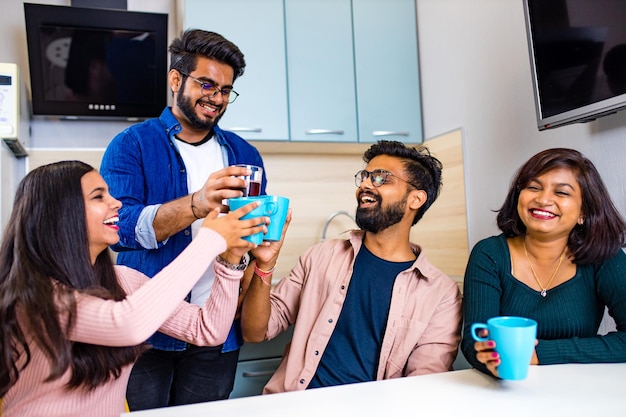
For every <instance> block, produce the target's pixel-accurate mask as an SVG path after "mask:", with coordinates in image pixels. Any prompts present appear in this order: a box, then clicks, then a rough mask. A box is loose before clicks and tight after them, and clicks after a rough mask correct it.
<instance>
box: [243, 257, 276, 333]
mask: <svg viewBox="0 0 626 417" xmlns="http://www.w3.org/2000/svg"><path fill="white" fill-rule="evenodd" d="M253 262H254V263H256V260H255V261H253ZM253 268H254V267H253ZM261 269H262V268H261ZM266 271H267V269H266ZM252 275H253V276H252V277H251V278H252V279H251V280H250V284H249V286H248V288H247V291H246V294H245V297H244V300H243V304H242V306H241V331H242V333H243V340H244V341H245V342H262V341H263V340H265V333H266V332H267V324H268V322H269V319H270V312H271V306H270V289H271V286H270V285H268V284H266V283H265V282H263V280H262V279H261V278H260V277H259V276H258V275H256V274H252ZM270 279H271V278H270ZM266 282H271V281H266Z"/></svg>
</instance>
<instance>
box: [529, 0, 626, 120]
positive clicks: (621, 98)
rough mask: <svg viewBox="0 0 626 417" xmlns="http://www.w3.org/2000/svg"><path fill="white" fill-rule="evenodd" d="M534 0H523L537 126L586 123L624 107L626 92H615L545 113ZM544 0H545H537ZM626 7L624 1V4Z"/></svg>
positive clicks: (625, 104)
mask: <svg viewBox="0 0 626 417" xmlns="http://www.w3.org/2000/svg"><path fill="white" fill-rule="evenodd" d="M533 1H536V0H523V7H524V19H525V26H526V35H527V42H528V52H529V58H530V70H531V77H532V84H533V95H534V98H535V112H536V116H537V128H538V129H539V130H540V131H542V130H546V129H551V128H556V127H560V126H565V125H570V124H573V123H586V122H590V121H593V120H596V119H598V118H600V117H603V116H607V115H610V114H614V113H616V112H618V111H621V110H624V109H626V94H616V95H613V96H612V97H608V98H604V99H602V100H598V101H594V102H592V103H589V104H586V105H580V106H577V107H574V108H572V109H570V110H568V111H563V112H560V113H557V114H550V115H547V114H545V113H546V112H545V111H544V110H543V101H544V97H542V93H541V89H540V80H539V79H538V67H537V65H538V63H537V61H536V59H537V51H536V47H537V46H536V33H534V32H535V30H534V27H533V19H534V18H536V17H534V16H532V12H531V3H532V2H533ZM537 1H545V0H537ZM624 6H625V7H626V3H625V4H624Z"/></svg>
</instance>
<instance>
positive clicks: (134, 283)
mask: <svg viewBox="0 0 626 417" xmlns="http://www.w3.org/2000/svg"><path fill="white" fill-rule="evenodd" d="M224 250H226V243H225V241H224V239H223V238H222V237H221V236H220V235H219V234H217V233H216V232H214V231H212V230H211V229H208V228H202V229H201V230H200V232H199V233H198V236H197V237H196V238H194V239H193V241H192V242H191V244H190V245H189V246H188V248H187V249H186V250H185V251H184V252H183V253H182V254H181V255H180V256H179V257H178V258H177V259H175V260H174V261H173V262H172V263H171V264H170V265H168V266H167V267H166V268H164V269H163V270H162V271H161V272H160V273H159V274H157V275H156V276H155V277H154V278H152V279H148V278H147V277H146V276H145V275H143V274H142V273H140V272H138V271H135V270H133V269H130V268H127V267H122V266H116V272H117V276H118V280H119V282H120V284H121V285H122V287H123V288H124V289H125V290H126V292H127V294H128V296H127V297H126V299H125V300H123V301H119V302H116V301H111V300H103V299H101V298H97V297H92V296H86V295H82V294H81V295H79V296H78V297H77V315H76V326H75V327H74V329H73V331H72V332H71V334H70V335H69V338H70V339H71V340H74V341H78V342H85V343H91V344H99V345H107V346H132V345H137V344H139V343H142V342H144V341H145V340H146V339H147V338H148V337H149V336H150V335H152V334H153V333H154V332H155V331H157V330H159V331H161V332H163V333H166V334H168V335H170V336H174V337H176V338H178V339H181V340H185V341H187V342H189V343H193V344H194V345H200V346H203V345H205V346H206V345H208V346H215V345H219V344H221V343H223V342H224V341H225V340H226V336H227V335H228V331H229V329H230V327H231V324H232V322H233V318H234V316H235V310H236V308H237V297H238V294H239V279H240V278H241V276H242V272H239V271H232V270H230V269H228V268H225V267H223V266H222V265H220V264H218V263H214V265H215V267H214V268H215V273H216V279H215V283H214V286H213V289H212V291H211V295H210V297H209V298H208V299H207V301H206V303H205V304H204V306H203V307H202V308H200V307H198V306H195V305H193V304H188V303H185V302H181V300H183V299H184V298H185V295H186V294H187V293H188V292H189V291H190V290H191V288H192V286H193V285H194V284H195V282H196V281H197V280H198V279H199V278H200V276H201V275H202V274H203V273H204V271H206V269H207V268H208V266H209V265H210V263H211V261H212V260H213V259H215V257H216V256H217V255H218V254H219V253H221V252H223V251H224ZM27 337H28V334H27ZM29 347H30V349H31V354H32V357H31V362H30V363H29V364H28V366H27V367H26V369H24V370H23V371H22V372H21V373H20V377H19V379H18V381H17V383H16V384H15V385H14V386H13V387H12V388H11V389H10V390H9V392H8V393H7V394H6V395H5V397H4V399H3V400H2V410H1V413H0V414H1V415H2V417H14V416H20V417H29V416H46V417H55V416H64V417H67V416H81V417H84V416H92V417H100V416H102V417H105V416H106V417H109V416H110V417H112V416H115V417H119V415H120V413H122V412H123V411H124V400H125V395H126V385H127V383H128V378H129V375H130V370H131V366H127V367H125V368H124V369H123V371H122V375H121V376H120V377H119V378H117V379H115V380H113V381H110V382H108V383H106V384H104V385H101V386H99V387H98V388H97V389H95V390H93V391H92V392H86V391H84V390H82V389H78V390H71V391H68V390H67V389H66V388H65V384H66V383H67V381H68V380H69V377H70V373H69V371H68V372H66V374H65V375H63V377H62V378H60V379H57V380H55V381H51V382H44V380H45V378H46V377H47V376H48V375H49V372H50V364H49V362H48V360H47V359H46V357H45V356H44V354H43V352H42V351H41V350H40V349H39V348H38V346H37V345H36V344H34V343H29Z"/></svg>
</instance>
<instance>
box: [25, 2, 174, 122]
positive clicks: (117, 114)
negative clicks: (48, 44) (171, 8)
mask: <svg viewBox="0 0 626 417" xmlns="http://www.w3.org/2000/svg"><path fill="white" fill-rule="evenodd" d="M24 17H25V23H26V39H27V45H28V61H29V69H30V81H31V83H30V90H31V111H32V113H33V116H56V117H59V118H65V119H95V120H101V119H112V120H124V119H126V120H143V119H146V118H150V117H156V116H158V115H159V114H161V112H162V111H163V108H164V107H165V106H166V105H167V14H163V13H148V12H135V11H127V10H114V9H97V8H83V7H72V6H53V5H44V4H34V3H24ZM42 26H58V27H68V28H81V29H96V30H99V29H102V30H128V31H145V32H153V33H154V34H155V62H154V65H155V77H156V78H155V86H154V88H155V94H154V101H150V102H146V103H142V104H135V103H133V104H128V103H115V106H114V108H111V107H107V108H106V109H105V108H102V109H100V108H97V106H95V108H94V106H89V103H86V102H81V101H57V100H47V99H46V98H45V96H44V71H43V65H44V63H43V62H42V61H43V59H42V56H43V54H42V47H43V45H41V42H40V37H39V30H40V27H42Z"/></svg>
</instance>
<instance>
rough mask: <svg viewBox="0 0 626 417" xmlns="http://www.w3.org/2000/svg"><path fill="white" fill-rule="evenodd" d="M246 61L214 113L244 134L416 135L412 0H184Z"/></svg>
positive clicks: (313, 137) (196, 23)
mask: <svg viewBox="0 0 626 417" xmlns="http://www.w3.org/2000/svg"><path fill="white" fill-rule="evenodd" d="M184 1H185V10H184V16H185V18H184V22H185V23H184V25H185V28H190V27H197V28H202V29H207V30H213V31H216V32H219V33H221V34H223V35H224V36H225V37H226V38H228V39H229V40H231V41H233V42H234V43H235V44H237V45H238V46H239V47H240V48H241V50H242V51H243V52H244V54H245V56H246V61H247V64H248V65H247V68H246V73H245V74H244V76H243V77H242V78H240V79H239V80H237V81H236V83H235V90H237V91H238V92H240V93H241V97H239V98H238V99H237V101H236V102H235V103H233V104H231V105H230V106H229V108H228V110H227V112H226V114H225V116H224V118H223V119H222V121H221V122H220V126H221V127H222V128H223V129H226V130H232V131H236V132H238V133H239V134H240V135H241V136H242V137H244V138H246V139H251V140H279V141H283V140H285V141H287V140H289V141H299V142H302V141H311V142H374V141H376V140H378V139H384V138H387V139H396V140H400V141H403V142H408V143H419V142H422V141H423V136H422V112H421V98H420V85H419V62H418V45H417V26H416V11H415V1H414V0H393V1H387V0H263V1H258V0H230V1H225V0H184Z"/></svg>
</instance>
